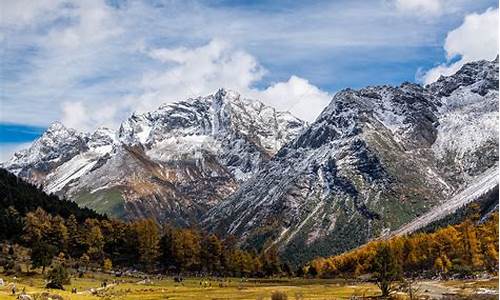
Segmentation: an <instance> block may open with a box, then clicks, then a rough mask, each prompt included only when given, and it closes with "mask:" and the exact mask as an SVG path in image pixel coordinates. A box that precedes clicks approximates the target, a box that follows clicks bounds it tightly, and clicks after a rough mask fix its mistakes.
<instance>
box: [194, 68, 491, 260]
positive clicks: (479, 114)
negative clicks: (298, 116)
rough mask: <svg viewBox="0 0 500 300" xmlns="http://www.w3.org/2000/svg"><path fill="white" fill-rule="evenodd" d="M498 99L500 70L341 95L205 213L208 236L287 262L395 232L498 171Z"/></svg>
mask: <svg viewBox="0 0 500 300" xmlns="http://www.w3.org/2000/svg"><path fill="white" fill-rule="evenodd" d="M497 99H498V61H493V62H487V61H481V62H477V63H472V64H468V65H466V66H464V68H462V69H461V70H460V71H459V72H457V74H455V75H453V76H451V77H446V78H441V79H440V80H439V81H438V82H436V83H435V84H433V85H431V86H428V87H421V86H419V85H415V84H409V83H405V84H403V85H401V86H400V87H389V86H379V87H368V88H365V89H361V90H357V91H355V90H350V89H347V90H344V91H341V92H339V93H337V94H336V95H335V96H334V98H333V100H332V102H331V103H330V105H329V106H328V107H327V108H326V109H325V110H324V111H323V112H322V113H321V115H320V116H319V117H318V119H317V120H316V121H315V122H314V123H313V124H311V126H310V127H309V128H308V129H307V130H305V131H304V132H302V134H300V135H299V136H298V137H297V138H296V139H294V140H292V141H291V142H290V143H288V144H287V145H285V146H284V147H283V148H282V149H281V150H280V151H279V152H278V154H277V155H276V156H275V157H274V158H273V159H272V160H271V161H270V162H269V163H268V164H267V165H266V166H265V167H264V168H263V169H262V170H260V171H259V172H258V173H257V175H256V176H255V177H254V178H253V179H252V180H250V181H248V182H246V183H245V184H243V185H242V187H241V188H240V189H239V191H237V192H236V193H235V194H233V195H232V196H231V197H229V198H228V199H227V200H225V201H224V202H221V203H220V204H218V205H217V206H215V207H214V208H212V209H211V210H209V211H208V213H207V214H206V217H205V220H204V224H205V227H206V228H207V229H209V230H213V231H216V232H219V233H225V232H228V233H230V234H234V235H236V236H238V237H240V238H241V239H242V241H243V242H242V243H243V244H246V245H247V246H251V247H257V248H260V247H267V246H269V245H271V244H275V245H277V246H279V247H280V249H281V250H282V251H283V253H284V255H285V257H286V258H288V259H289V260H293V261H294V262H304V261H306V260H309V259H311V258H313V257H314V256H318V255H319V256H325V255H331V254H335V253H339V252H343V251H346V250H348V249H351V248H353V247H356V246H359V245H361V244H363V243H365V242H366V241H367V240H369V239H371V238H374V237H378V236H380V235H383V234H386V233H388V232H390V231H393V230H396V229H398V228H399V227H400V226H401V225H403V224H406V223H408V222H410V221H412V220H414V219H415V218H416V217H418V216H420V215H422V214H424V213H425V212H427V211H429V209H431V208H432V207H436V206H438V205H440V204H441V203H443V202H444V201H445V200H446V199H448V198H450V197H452V196H453V195H454V194H455V193H456V192H457V191H458V190H459V189H462V188H464V187H466V186H467V185H468V184H469V183H470V182H473V181H474V180H475V179H474V178H475V176H480V175H481V174H482V173H483V172H485V171H487V170H488V169H489V168H491V167H493V166H495V165H496V164H497V162H498V152H497V150H496V149H497V148H498V128H497V125H498V100H497ZM456 116H461V118H457V117H456ZM472 120H474V121H472ZM477 130H482V134H481V136H477V135H475V132H477ZM468 138H470V139H473V140H474V142H473V143H469V142H467V139H468ZM454 139H455V140H454ZM462 139H463V140H462ZM494 177H495V176H494ZM495 180H496V181H498V175H496V179H495V178H493V181H495Z"/></svg>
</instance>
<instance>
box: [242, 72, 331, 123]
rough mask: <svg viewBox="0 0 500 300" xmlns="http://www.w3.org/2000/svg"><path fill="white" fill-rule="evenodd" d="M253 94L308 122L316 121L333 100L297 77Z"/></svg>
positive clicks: (325, 93)
mask: <svg viewBox="0 0 500 300" xmlns="http://www.w3.org/2000/svg"><path fill="white" fill-rule="evenodd" d="M251 94H252V95H254V96H255V97H256V98H259V99H261V100H262V101H263V102H265V103H267V104H269V105H272V106H274V107H275V108H277V109H279V110H285V111H290V112H291V113H292V114H294V115H295V116H297V117H299V118H301V119H303V120H306V121H314V119H315V118H316V117H317V116H318V115H319V114H320V112H321V111H322V110H323V109H324V108H325V107H326V106H327V105H328V103H329V102H330V100H331V95H329V94H328V93H327V92H324V91H322V90H320V89H319V88H317V87H316V86H314V85H312V84H310V83H309V81H307V80H306V79H303V78H300V77H297V76H295V75H294V76H291V77H290V79H289V80H288V81H286V82H278V83H275V84H273V85H271V86H270V87H268V88H267V89H265V90H256V91H255V90H254V91H253V93H251Z"/></svg>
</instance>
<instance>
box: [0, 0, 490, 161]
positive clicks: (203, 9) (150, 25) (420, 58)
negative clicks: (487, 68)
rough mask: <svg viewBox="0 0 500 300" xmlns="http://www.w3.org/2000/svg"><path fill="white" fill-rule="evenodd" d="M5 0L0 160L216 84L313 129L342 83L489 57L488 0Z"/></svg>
mask: <svg viewBox="0 0 500 300" xmlns="http://www.w3.org/2000/svg"><path fill="white" fill-rule="evenodd" d="M0 5H1V6H2V9H1V11H2V16H1V18H0V41H1V43H0V47H1V52H0V55H1V68H0V91H1V93H0V100H1V115H0V148H1V149H0V160H4V159H6V158H7V157H8V156H10V155H11V154H12V152H13V151H15V150H18V149H19V148H22V147H25V146H26V145H27V144H26V143H29V142H30V141H32V140H33V139H34V138H36V137H37V136H38V135H39V134H40V133H41V132H42V130H43V128H45V127H47V126H48V124H50V123H51V122H53V121H62V122H63V123H64V124H65V125H67V126H70V127H74V128H76V129H79V130H94V129H95V128H96V127H97V126H101V125H104V126H109V127H113V128H116V127H117V126H118V125H119V123H120V122H121V121H123V120H124V119H125V118H127V117H128V116H129V115H130V114H131V113H132V112H134V111H138V112H144V111H148V110H152V109H154V108H156V107H157V106H159V105H160V104H161V103H164V102H170V101H176V100H181V99H184V98H186V97H191V96H198V95H207V94H210V93H213V92H215V91H216V90H217V89H218V88H219V87H226V88H231V89H235V90H237V91H239V92H240V93H242V94H243V95H244V96H247V97H251V98H257V99H260V100H262V101H264V102H265V103H267V104H269V105H273V106H275V107H277V108H278V109H282V110H290V111H291V112H292V113H294V114H296V115H298V116H299V117H301V118H304V119H307V120H309V121H312V120H314V118H315V117H316V116H317V114H318V113H319V112H320V111H321V110H322V109H323V108H324V106H326V105H327V104H328V102H329V99H330V98H331V96H332V95H333V94H334V93H335V92H336V91H338V90H340V89H343V88H347V87H351V88H360V87H363V86H366V85H379V84H393V85H397V84H400V83H402V82H404V81H416V82H422V83H427V82H431V81H432V80H435V78H437V76H439V75H440V74H444V75H447V74H450V72H453V71H455V70H456V69H457V68H458V67H460V66H461V65H462V64H463V63H465V62H467V61H470V60H474V59H493V58H494V55H495V54H496V53H498V46H497V45H498V2H497V1H493V0H474V1H473V0H470V1H463V0H372V1H353V0H347V1H263V0H262V1H229V0H224V1H222V0H221V1H160V0H155V1H126V0H108V1H104V0H86V1H63V0H39V1H36V2H32V1H28V0H18V1H2V2H0ZM495 25H496V26H495ZM495 41H496V42H495ZM478 45H479V46H478Z"/></svg>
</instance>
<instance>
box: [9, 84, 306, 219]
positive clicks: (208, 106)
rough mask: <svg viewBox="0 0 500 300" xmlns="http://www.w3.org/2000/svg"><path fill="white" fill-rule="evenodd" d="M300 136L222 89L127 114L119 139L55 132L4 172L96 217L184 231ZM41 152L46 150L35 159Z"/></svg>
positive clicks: (101, 132) (293, 121)
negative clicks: (148, 219) (151, 220)
mask: <svg viewBox="0 0 500 300" xmlns="http://www.w3.org/2000/svg"><path fill="white" fill-rule="evenodd" d="M304 127H305V123H304V122H303V121H301V120H299V119H297V118H295V117H294V116H292V115H291V114H289V113H286V112H279V111H276V110H275V109H274V108H271V107H269V106H266V105H264V104H263V103H261V102H259V101H256V100H251V99H246V98H243V97H242V96H240V95H239V94H238V93H237V92H234V91H229V90H225V89H220V90H218V91H217V92H216V93H214V94H213V95H209V96H205V97H196V98H191V99H187V100H185V101H179V102H174V103H167V104H163V105H161V106H160V107H159V108H158V109H156V110H154V111H151V112H146V113H142V114H138V113H134V114H132V115H131V116H130V118H128V119H127V120H125V121H124V122H123V123H122V124H121V125H120V127H119V129H118V130H117V131H114V130H111V129H108V128H98V129H97V130H96V131H95V132H93V133H78V132H76V131H74V130H72V129H67V128H65V127H64V126H63V125H62V124H60V123H54V124H53V125H52V126H50V127H49V129H48V130H47V131H46V132H45V133H44V134H43V135H42V137H41V138H40V139H38V140H37V141H35V142H34V143H33V145H32V146H31V147H30V148H29V149H27V150H24V152H26V153H31V154H29V155H28V154H22V155H21V154H16V156H15V157H14V158H13V159H12V160H10V161H9V162H7V163H6V164H5V167H6V168H7V169H9V170H10V171H12V172H15V173H16V174H20V175H21V176H23V177H25V178H27V179H30V180H34V179H36V181H37V183H39V184H41V185H43V186H44V189H45V190H46V191H47V192H51V193H57V194H59V195H63V196H67V197H70V198H72V199H74V200H75V201H76V202H78V203H79V204H81V205H86V206H90V207H92V208H95V209H97V210H98V211H100V212H107V213H110V214H114V215H116V216H123V217H129V218H134V217H145V216H153V217H156V218H157V219H158V221H164V220H166V219H172V221H174V222H179V223H180V224H183V225H185V224H190V223H192V222H194V221H196V219H197V218H198V217H199V216H200V215H201V213H203V212H204V211H205V210H206V209H207V208H209V207H211V206H213V205H214V204H215V203H217V202H218V201H220V200H222V199H223V198H225V197H226V196H227V195H229V194H231V193H232V192H234V191H235V190H236V189H237V187H238V186H239V184H241V183H242V182H244V181H245V180H246V179H248V178H250V177H251V176H253V174H255V173H256V172H257V171H258V170H259V169H260V168H261V167H262V166H263V164H265V162H266V161H268V160H269V159H270V158H271V157H272V156H273V155H274V154H275V153H276V152H277V151H278V150H279V148H281V146H282V145H283V144H285V143H286V142H288V141H289V140H291V139H293V138H294V137H295V136H296V135H297V134H299V133H300V132H301V131H302V129H303V128H304ZM39 144H43V145H46V144H51V145H52V146H51V147H50V149H49V150H47V151H45V150H44V151H40V147H39V146H37V145H39ZM24 152H22V153H24ZM28 156H29V157H31V158H30V159H28V158H27V157H28ZM56 161H57V163H55V162H56ZM42 162H45V163H42ZM49 162H50V163H49ZM40 170H43V173H42V172H40ZM34 174H37V176H36V178H35V177H33V175H34Z"/></svg>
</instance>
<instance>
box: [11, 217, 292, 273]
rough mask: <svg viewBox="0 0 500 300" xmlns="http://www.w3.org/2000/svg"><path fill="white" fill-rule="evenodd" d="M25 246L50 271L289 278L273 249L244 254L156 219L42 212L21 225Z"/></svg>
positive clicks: (222, 242) (230, 244)
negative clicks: (58, 264)
mask: <svg viewBox="0 0 500 300" xmlns="http://www.w3.org/2000/svg"><path fill="white" fill-rule="evenodd" d="M22 224H23V229H22V234H21V236H20V237H19V241H20V244H21V245H23V246H24V247H27V248H29V249H30V250H31V251H30V255H31V258H30V259H31V265H32V266H33V267H42V269H43V270H44V269H45V267H47V266H49V265H51V263H52V262H53V261H55V260H58V261H64V262H65V264H66V265H68V266H72V267H74V268H76V269H82V268H84V269H86V270H88V269H98V268H100V269H104V270H110V269H111V268H113V266H114V267H115V268H116V267H120V268H135V269H139V270H143V271H146V272H162V273H170V274H179V273H181V274H207V275H208V274H210V275H217V276H228V275H229V276H256V277H262V276H271V275H276V274H283V273H288V274H290V272H291V271H290V267H289V266H288V265H282V264H281V262H280V260H279V257H278V254H277V252H276V250H275V249H274V248H270V249H268V250H267V251H265V252H262V253H257V252H255V251H246V250H242V249H240V248H239V247H237V245H236V240H235V239H234V238H232V237H229V238H226V239H224V240H223V239H220V238H219V237H217V236H216V235H213V234H212V235H208V234H205V233H204V232H202V231H199V230H197V229H193V228H184V229H180V228H174V227H171V226H164V227H163V228H160V227H159V226H158V225H157V224H156V223H155V222H154V221H153V220H151V219H143V220H137V221H134V222H123V221H120V220H116V219H101V220H99V219H90V218H89V219H86V220H84V221H83V222H79V221H78V220H77V218H76V217H75V216H74V215H70V216H69V217H68V218H67V219H65V218H62V217H61V216H59V215H56V216H53V215H51V214H49V213H47V212H45V211H44V210H43V209H41V208H38V209H36V210H35V211H34V212H28V213H27V214H26V216H25V217H24V218H23V220H22Z"/></svg>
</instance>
